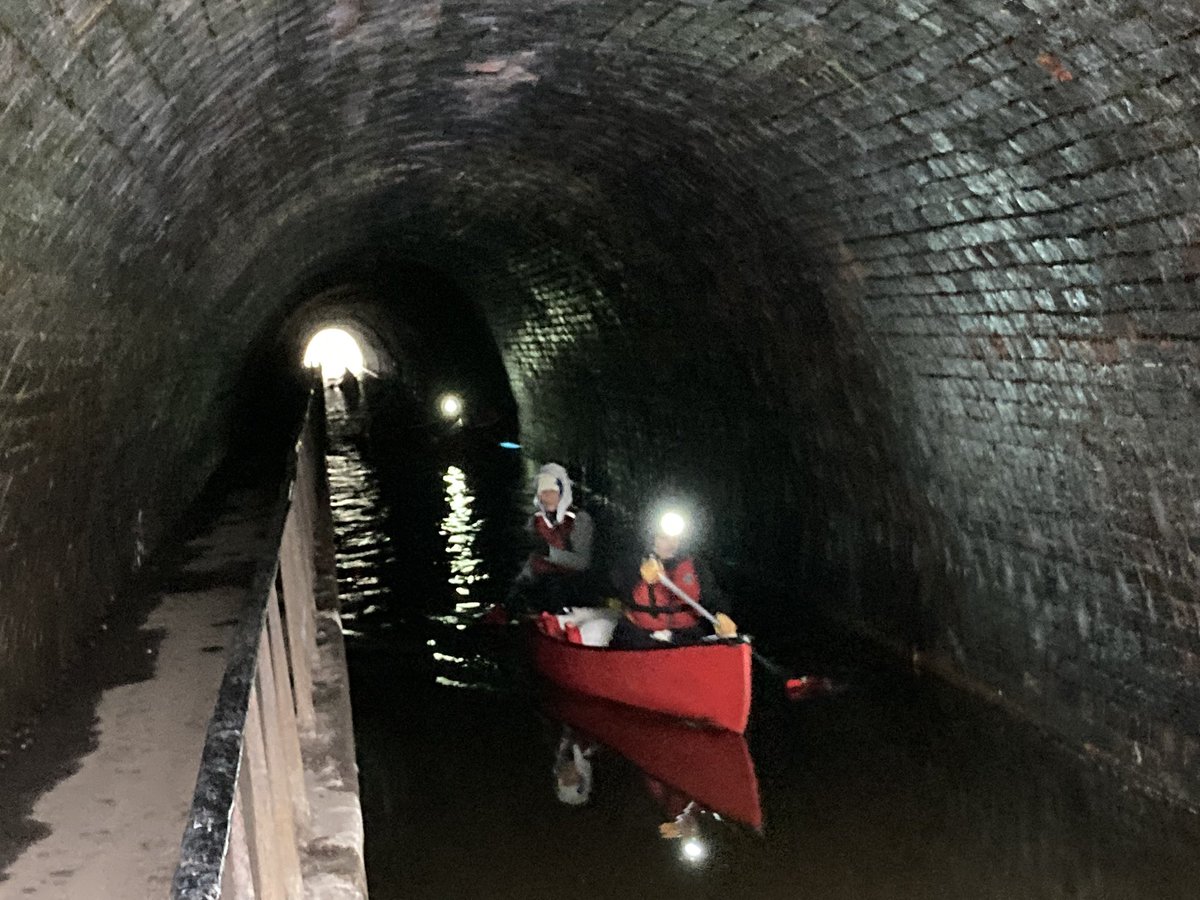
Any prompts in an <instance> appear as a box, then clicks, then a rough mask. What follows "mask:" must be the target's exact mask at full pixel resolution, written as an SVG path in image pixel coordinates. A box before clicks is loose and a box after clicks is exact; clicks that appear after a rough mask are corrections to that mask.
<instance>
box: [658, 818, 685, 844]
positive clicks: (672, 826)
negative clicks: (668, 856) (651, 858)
mask: <svg viewBox="0 0 1200 900" xmlns="http://www.w3.org/2000/svg"><path fill="white" fill-rule="evenodd" d="M658 835H659V837H661V838H663V839H664V840H668V841H671V840H675V839H676V838H680V837H682V836H683V829H682V828H680V827H679V823H678V822H663V823H662V824H661V825H659V826H658Z"/></svg>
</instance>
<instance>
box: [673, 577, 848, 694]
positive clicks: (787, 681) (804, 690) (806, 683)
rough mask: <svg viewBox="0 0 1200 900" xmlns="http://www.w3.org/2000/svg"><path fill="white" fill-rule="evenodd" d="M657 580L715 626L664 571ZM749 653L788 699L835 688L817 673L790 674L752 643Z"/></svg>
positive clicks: (703, 610)
mask: <svg viewBox="0 0 1200 900" xmlns="http://www.w3.org/2000/svg"><path fill="white" fill-rule="evenodd" d="M658 580H659V581H660V582H662V585H663V587H665V588H666V589H667V590H668V591H670V592H671V593H672V594H674V595H675V596H676V597H678V598H679V599H680V600H682V601H683V602H684V603H686V604H687V605H688V606H690V607H691V608H692V609H694V610H695V611H696V612H697V613H698V614H699V615H701V616H703V617H704V618H705V619H707V620H708V621H709V622H711V623H712V625H713V627H714V628H716V627H717V617H716V616H714V615H713V614H712V613H710V612H709V611H708V610H707V609H705V608H704V607H703V606H701V605H700V604H699V603H698V602H696V601H695V600H693V599H692V598H691V597H689V596H688V595H687V594H685V593H684V592H683V589H682V588H680V587H679V585H677V584H675V582H673V581H672V580H671V579H670V578H668V577H667V576H666V573H665V572H662V571H661V570H660V572H659V575H658ZM750 655H751V656H753V657H754V659H756V660H757V661H758V663H759V665H761V666H762V667H763V668H764V669H766V670H767V671H768V672H770V673H771V674H772V675H774V676H775V677H777V678H779V679H781V680H782V681H783V687H784V690H785V691H786V692H787V696H788V699H789V700H805V699H807V698H809V697H816V696H819V695H821V694H828V693H832V692H833V691H834V690H835V686H834V683H833V682H832V681H830V680H829V679H828V678H822V677H820V676H818V675H802V676H800V677H797V676H795V675H792V674H791V673H790V672H788V670H787V669H785V668H784V667H783V666H781V665H779V663H777V662H775V661H774V660H771V659H768V658H767V657H765V656H763V655H762V654H761V653H759V652H758V651H757V650H755V649H754V644H750Z"/></svg>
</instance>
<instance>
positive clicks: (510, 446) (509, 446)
mask: <svg viewBox="0 0 1200 900" xmlns="http://www.w3.org/2000/svg"><path fill="white" fill-rule="evenodd" d="M500 449H501V450H520V449H521V445H520V444H514V443H513V442H512V441H501V442H500Z"/></svg>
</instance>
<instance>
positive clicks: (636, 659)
mask: <svg viewBox="0 0 1200 900" xmlns="http://www.w3.org/2000/svg"><path fill="white" fill-rule="evenodd" d="M531 631H532V638H531V641H532V651H533V664H534V667H535V668H536V669H537V670H538V671H539V672H540V673H541V674H542V675H543V676H544V677H545V678H546V679H548V680H549V681H551V682H553V683H554V684H557V685H559V686H560V687H564V688H567V689H568V690H572V691H577V692H578V693H581V694H587V695H588V696H591V697H601V698H603V699H605V700H612V701H614V702H616V703H623V704H625V705H626V706H633V707H637V708H638V709H648V710H651V711H653V712H657V713H662V714H664V715H668V716H674V717H677V718H681V719H690V720H693V721H696V722H702V723H705V724H707V725H711V726H713V727H716V728H723V729H725V730H727V731H732V732H734V733H735V734H742V733H743V732H745V730H746V721H747V720H748V719H749V717H750V645H749V644H748V643H745V642H741V641H738V642H733V643H726V642H713V643H704V644H693V645H689V646H685V647H663V648H662V649H658V648H656V649H653V650H612V649H609V648H607V647H589V646H585V645H582V644H572V643H568V642H567V641H564V640H562V639H560V638H553V637H549V636H548V635H545V634H543V633H542V632H540V631H539V630H537V628H533V629H531Z"/></svg>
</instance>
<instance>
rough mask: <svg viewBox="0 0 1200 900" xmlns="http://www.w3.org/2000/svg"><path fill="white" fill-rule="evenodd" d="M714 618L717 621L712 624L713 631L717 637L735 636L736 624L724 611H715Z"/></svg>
mask: <svg viewBox="0 0 1200 900" xmlns="http://www.w3.org/2000/svg"><path fill="white" fill-rule="evenodd" d="M714 618H715V619H716V620H717V621H716V623H715V624H714V625H713V631H715V632H716V634H717V637H723V638H731V637H737V625H736V624H734V621H733V619H731V618H729V616H727V615H725V613H717V614H716V616H714Z"/></svg>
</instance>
